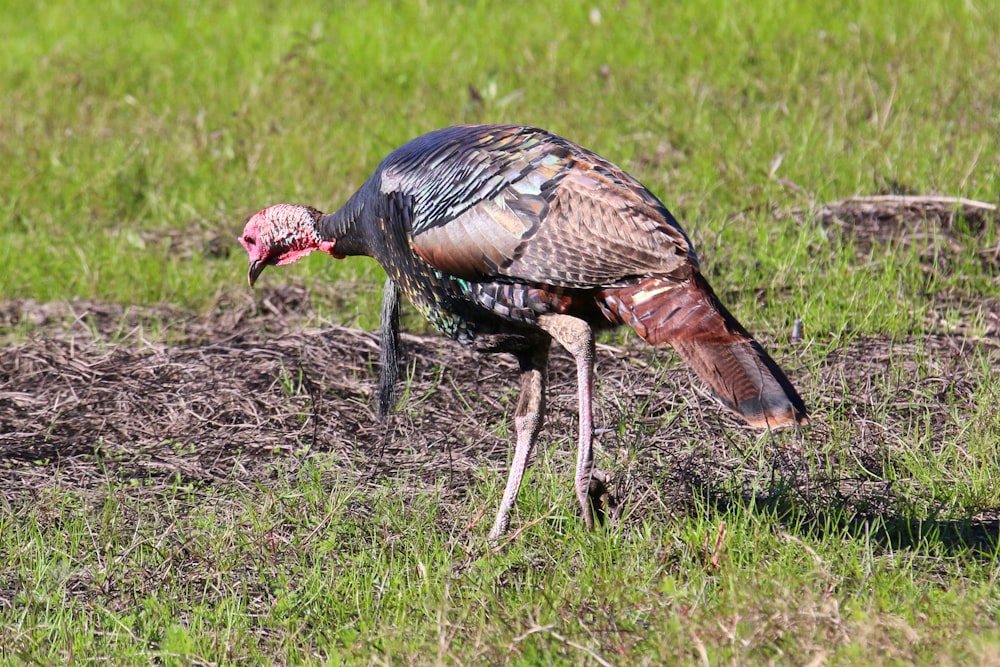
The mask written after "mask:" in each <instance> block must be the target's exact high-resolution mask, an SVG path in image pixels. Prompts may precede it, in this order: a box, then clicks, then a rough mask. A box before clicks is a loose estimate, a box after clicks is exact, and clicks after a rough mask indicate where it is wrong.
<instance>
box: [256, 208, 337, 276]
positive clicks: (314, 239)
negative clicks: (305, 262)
mask: <svg viewBox="0 0 1000 667" xmlns="http://www.w3.org/2000/svg"><path fill="white" fill-rule="evenodd" d="M322 215H323V214H322V213H321V212H319V211H317V210H316V209H314V208H310V207H309V206H296V205H294V204H276V205H274V206H269V207H268V208H265V209H264V210H263V211H261V212H260V213H257V214H256V215H254V216H253V217H252V218H250V219H249V220H248V221H247V224H246V227H244V228H243V234H242V235H241V236H240V237H239V242H240V245H242V246H243V249H244V250H246V251H247V255H248V256H249V259H250V269H249V272H248V274H247V279H248V280H249V281H250V286H251V287H253V284H254V282H256V281H257V277H258V276H259V275H260V274H261V272H262V271H263V270H264V268H265V267H267V266H270V265H272V264H273V265H276V266H277V265H282V264H291V263H292V262H295V261H297V260H300V259H302V258H303V257H305V256H306V255H308V254H309V253H311V252H312V251H314V250H322V251H323V252H325V253H328V254H330V255H333V256H334V257H336V258H338V259H342V258H343V255H339V254H337V253H336V252H334V246H335V245H336V242H335V241H326V240H323V239H322V238H320V235H319V232H318V231H317V230H316V223H317V222H319V219H320V217H322Z"/></svg>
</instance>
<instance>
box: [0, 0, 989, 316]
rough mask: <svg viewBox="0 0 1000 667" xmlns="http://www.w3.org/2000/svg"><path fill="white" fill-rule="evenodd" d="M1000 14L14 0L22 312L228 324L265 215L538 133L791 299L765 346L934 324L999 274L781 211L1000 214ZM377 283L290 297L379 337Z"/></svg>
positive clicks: (713, 4) (780, 6) (7, 294)
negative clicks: (618, 176)
mask: <svg viewBox="0 0 1000 667" xmlns="http://www.w3.org/2000/svg"><path fill="white" fill-rule="evenodd" d="M998 16H1000V12H996V11H993V10H992V9H991V7H990V5H989V3H981V4H976V3H972V2H955V1H947V0H931V1H929V2H923V3H919V4H913V5H906V6H905V7H903V6H898V5H896V4H894V3H888V2H847V3H838V4H837V5H836V6H834V5H824V4H823V3H810V2H799V3H783V2H777V1H768V0H759V1H756V2H751V3H743V2H733V1H729V0H711V1H710V2H705V3H675V2H664V3H640V2H614V3H612V2H605V3H600V2H595V3H589V4H577V3H567V2H555V3H529V2H510V3H505V4H504V5H503V6H502V7H500V6H499V5H495V4H491V3H483V2H462V3H431V2H417V1H400V2H392V3H327V2H302V3H294V4H290V5H284V4H278V3H268V2H256V3H229V2H209V3H197V2H183V1H173V2H163V3H156V4H155V5H152V6H148V5H145V4H143V3H130V2H110V3H107V4H105V5H102V6H101V7H100V8H98V7H96V6H95V7H89V6H83V5H81V4H79V3H68V2H52V3H39V4H35V5H30V4H27V3H4V4H3V5H2V6H0V39H2V40H3V44H4V48H3V49H2V50H0V162H2V164H3V165H4V168H3V169H2V170H0V196H2V201H0V224H2V228H0V264H2V265H3V266H4V270H3V271H2V272H0V298H31V299H36V300H41V301H48V300H62V299H71V298H75V297H79V298H85V299H93V300H98V301H110V302H116V303H122V304H172V305H174V306H177V307H179V308H181V309H187V310H203V309H208V308H212V307H213V306H214V305H215V304H217V303H218V302H219V298H220V295H221V294H223V293H225V291H227V290H232V289H240V288H242V286H243V284H244V283H245V275H244V274H245V270H244V260H243V258H242V257H241V256H240V255H241V254H242V253H241V252H238V250H239V248H238V246H236V244H235V241H234V237H235V235H236V234H237V233H238V232H239V230H240V229H241V226H242V223H243V221H244V219H245V218H246V216H247V215H248V214H250V213H253V212H254V211H256V210H258V209H259V208H261V207H263V206H265V205H267V204H272V203H276V202H278V201H292V202H297V203H307V204H311V205H314V206H317V207H319V208H322V209H324V210H330V209H333V208H335V207H336V206H338V205H339V204H340V203H342V202H343V201H344V200H345V199H346V198H347V197H348V196H349V195H350V193H351V192H353V190H354V189H355V188H356V187H357V186H359V185H360V184H361V183H362V182H363V181H364V179H365V178H366V177H367V176H368V174H369V173H370V172H371V171H372V170H373V169H374V167H375V166H376V165H377V163H378V161H379V160H380V159H381V158H382V157H383V156H384V155H385V154H387V153H388V152H389V151H390V150H392V149H393V148H395V147H396V146H398V145H400V144H401V143H403V142H405V141H406V140H408V139H410V138H412V137H414V136H416V135H419V134H421V133H423V132H425V131H428V130H431V129H434V128H437V127H441V126H445V125H449V124H455V123H465V122H517V123H524V124H533V125H538V126H542V127H546V128H548V129H551V130H553V131H555V132H557V133H560V134H563V135H564V136H566V137H568V138H570V139H572V140H574V141H577V142H578V143H581V144H583V145H585V146H587V147H589V148H591V149H593V150H595V151H596V152H598V153H600V154H602V155H604V156H606V157H608V158H609V159H611V160H612V161H614V162H617V163H618V164H620V165H621V166H623V167H624V168H625V169H626V170H628V171H630V172H632V173H633V174H635V175H636V176H637V177H638V178H639V179H640V180H641V181H643V182H644V183H645V184H646V185H647V186H649V187H650V188H651V189H652V190H653V191H654V192H655V193H656V194H657V195H658V196H660V198H661V199H663V201H664V202H665V203H666V204H667V206H668V207H669V208H671V209H672V210H673V212H674V213H675V215H677V216H678V217H679V219H680V220H681V222H682V224H683V225H684V226H685V227H686V229H687V230H688V232H689V233H690V234H691V236H692V237H693V238H694V240H695V241H696V243H697V244H698V245H699V247H700V250H701V255H702V257H703V258H704V262H705V264H706V269H707V272H708V274H709V275H710V277H712V279H713V282H714V283H715V284H716V287H717V289H718V290H719V291H720V292H722V293H725V294H727V298H728V299H730V300H731V302H733V305H734V309H735V310H736V311H737V312H738V313H741V314H742V313H745V312H746V311H747V310H750V309H751V308H752V307H753V306H754V304H753V302H752V299H754V296H753V290H748V289H746V288H747V287H753V288H755V289H762V290H766V291H770V292H774V293H779V294H781V295H782V296H781V297H780V298H779V299H778V301H777V303H775V300H774V299H769V300H768V305H767V306H765V307H763V309H762V310H761V311H760V313H759V318H760V321H758V322H755V321H754V320H755V318H757V317H758V315H757V314H756V310H755V313H754V314H749V315H746V316H745V317H747V319H748V320H749V321H748V325H749V326H750V327H751V328H755V326H759V325H760V324H761V323H762V322H769V323H770V324H771V326H785V325H786V324H788V322H787V320H788V319H789V318H790V317H791V313H793V312H794V313H795V314H798V315H799V316H802V317H804V318H805V319H806V321H807V322H808V323H809V324H810V325H811V326H812V327H813V328H814V329H817V330H820V331H832V332H837V331H840V330H844V329H850V330H861V331H906V330H911V329H913V328H914V327H915V326H917V325H918V324H919V321H920V318H921V317H922V316H921V314H920V310H921V309H920V307H919V306H920V301H921V298H922V295H923V294H926V293H927V292H929V291H933V290H936V289H945V288H949V289H950V288H958V289H960V290H965V291H967V292H970V293H972V292H976V291H982V290H983V289H987V288H989V287H995V286H996V280H995V276H990V275H984V274H983V272H982V271H981V270H977V269H975V267H972V271H971V273H969V272H965V273H963V275H960V276H959V275H948V276H927V275H924V273H921V272H913V271H911V268H912V261H913V258H912V257H907V256H902V257H897V256H889V257H885V258H881V259H880V260H879V261H878V262H877V263H875V264H874V265H867V264H865V263H859V262H858V261H857V257H856V255H855V253H854V252H851V251H850V248H846V249H845V247H844V246H843V245H842V244H841V243H840V242H839V240H836V239H834V240H831V239H829V238H828V237H827V235H826V234H825V233H824V231H823V230H821V229H819V228H818V226H817V225H809V224H805V225H803V224H800V223H799V222H797V221H796V220H791V219H785V220H783V221H779V220H776V219H775V216H774V215H773V212H774V211H776V210H788V209H793V208H795V209H806V210H808V209H810V207H813V206H814V205H816V204H817V203H822V202H824V201H828V200H831V199H838V198H841V197H845V196H849V195H854V194H858V193H861V194H870V193H877V192H915V193H942V194H949V195H963V196H969V197H974V198H980V199H986V200H991V201H992V200H996V198H997V195H998V192H1000V187H998V178H997V175H998V171H1000V158H998V153H1000V151H998V143H997V142H998V139H997V138H998V137H1000V111H998V109H1000V104H998V92H997V91H998V90H1000V68H998V67H997V65H996V63H997V62H998V61H1000V46H998V34H1000V18H998ZM324 260H326V261H324ZM282 274H284V275H282ZM380 275H381V274H380V270H379V269H378V267H377V266H375V265H374V263H372V262H370V261H367V260H348V261H347V262H343V263H337V262H331V261H329V260H328V259H326V258H319V257H314V258H310V260H309V261H308V263H306V265H305V266H300V267H297V268H296V269H295V271H288V272H274V273H272V274H270V275H268V276H267V280H268V281H269V282H270V283H271V284H277V282H278V281H283V280H302V279H305V280H308V281H311V284H312V283H316V282H317V281H318V282H320V283H322V284H323V285H326V286H328V285H329V281H330V280H333V279H340V280H343V281H348V282H345V283H344V285H345V287H344V288H343V289H342V290H340V294H338V297H339V298H338V300H337V308H336V310H333V309H332V308H331V306H330V304H329V303H327V302H324V301H323V300H322V299H318V300H317V301H318V303H317V304H316V308H317V311H318V312H319V313H321V314H322V315H324V316H327V317H330V318H333V319H334V320H336V321H341V322H346V323H353V324H361V325H363V326H367V327H372V326H375V315H376V313H375V308H376V307H377V306H376V305H374V304H375V302H377V293H376V289H377V288H376V287H375V286H376V285H377V284H378V283H379V282H380ZM332 289H334V290H335V289H336V288H332ZM355 293H356V294H358V298H357V299H354V297H352V296H351V295H352V294H355ZM900 294H903V295H905V296H906V297H907V300H908V302H909V304H908V305H904V304H901V303H900V299H899V298H898V297H899V295H900ZM345 299H346V303H345ZM789 301H791V303H789Z"/></svg>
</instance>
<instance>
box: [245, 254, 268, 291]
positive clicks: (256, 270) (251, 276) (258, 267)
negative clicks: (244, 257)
mask: <svg viewBox="0 0 1000 667" xmlns="http://www.w3.org/2000/svg"><path fill="white" fill-rule="evenodd" d="M266 266H267V264H266V263H264V262H262V261H261V260H259V259H251V260H250V269H249V270H248V271H247V280H248V281H249V283H250V287H253V284H254V283H255V282H257V277H258V276H260V274H261V273H262V272H263V271H264V267H266Z"/></svg>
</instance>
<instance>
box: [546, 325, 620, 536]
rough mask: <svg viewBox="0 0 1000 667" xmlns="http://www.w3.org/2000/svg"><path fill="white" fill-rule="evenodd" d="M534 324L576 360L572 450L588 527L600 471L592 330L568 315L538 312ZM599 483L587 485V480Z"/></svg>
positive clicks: (578, 496)
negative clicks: (576, 419)
mask: <svg viewBox="0 0 1000 667" xmlns="http://www.w3.org/2000/svg"><path fill="white" fill-rule="evenodd" d="M538 326H540V327H541V328H542V330H544V331H545V332H547V333H548V334H549V335H551V336H552V337H553V338H554V339H555V340H556V341H558V343H559V344H560V345H562V346H563V347H564V348H566V351H568V352H569V353H570V354H572V355H573V358H574V359H575V360H576V382H577V397H578V400H579V403H580V405H579V410H580V439H579V444H578V445H577V450H576V479H575V480H574V481H575V485H576V499H577V500H578V501H579V502H580V511H581V512H582V513H583V522H584V523H585V524H586V525H587V529H588V530H593V528H594V510H593V506H592V504H591V497H592V495H597V496H600V495H602V493H603V489H602V487H603V482H604V478H605V476H604V474H603V473H601V472H600V471H597V470H594V449H593V437H594V424H593V417H592V414H593V411H592V408H593V391H592V388H593V379H594V332H593V331H592V330H591V328H590V325H589V324H587V323H586V322H584V321H583V320H581V319H579V318H576V317H572V316H570V315H553V314H549V315H542V316H540V317H539V318H538ZM594 480H596V481H597V482H599V484H596V485H595V488H594V489H593V490H592V489H591V482H592V481H594Z"/></svg>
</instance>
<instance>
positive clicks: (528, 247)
mask: <svg viewBox="0 0 1000 667" xmlns="http://www.w3.org/2000/svg"><path fill="white" fill-rule="evenodd" d="M544 148H545V147H544V146H543V147H540V148H539V149H537V150H538V152H539V153H540V155H539V156H534V159H535V161H536V162H538V163H539V164H538V165H537V166H536V167H535V169H534V170H533V171H532V172H531V173H530V174H529V175H528V176H526V177H524V178H522V179H521V180H519V181H517V182H514V183H511V184H510V185H508V186H507V187H506V188H504V189H503V190H502V191H501V192H500V194H499V195H498V196H496V197H494V198H492V199H489V200H485V201H482V202H479V203H478V204H476V205H475V206H473V207H471V208H469V209H467V210H466V211H465V212H464V213H462V214H461V215H459V216H457V217H455V218H454V219H452V220H450V221H449V222H447V223H445V224H442V225H436V226H431V227H429V228H427V229H424V230H422V231H420V232H419V233H418V234H414V236H413V240H412V246H413V250H414V251H415V252H416V253H417V254H418V255H420V256H421V257H423V258H424V259H425V260H426V261H428V262H429V263H431V264H432V265H433V266H434V267H436V268H438V269H439V270H442V271H445V272H447V273H450V274H452V275H455V276H458V277H461V278H466V279H469V280H481V279H484V278H487V277H501V276H503V277H506V278H509V279H511V280H513V281H517V282H525V283H531V284H536V285H553V286H558V287H571V288H587V287H595V286H607V285H612V284H614V283H616V282H618V281H621V280H623V279H625V278H628V277H635V276H642V275H651V274H665V273H671V272H673V271H676V270H677V269H678V268H680V267H682V266H684V265H685V264H687V263H689V262H693V254H692V253H691V251H690V245H689V243H688V240H687V238H686V237H685V236H684V233H683V232H682V231H681V230H680V228H679V227H678V226H677V225H676V223H675V222H673V220H672V218H669V214H668V213H667V212H666V209H664V208H663V206H662V204H660V202H659V201H658V200H656V198H655V197H653V196H652V195H651V194H649V192H648V191H647V190H646V189H645V188H643V187H642V186H641V185H639V184H638V183H637V182H636V181H634V179H631V177H629V176H627V175H626V174H625V173H624V172H621V171H620V170H618V169H617V167H614V166H613V165H610V163H607V162H605V161H600V162H597V160H599V158H596V156H592V154H589V153H586V152H583V151H582V149H580V150H581V153H580V154H579V155H576V156H574V157H572V158H569V159H566V160H560V161H558V162H552V161H548V162H546V161H545V160H544V159H542V158H544V150H543V149H544ZM528 159H532V156H528Z"/></svg>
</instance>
